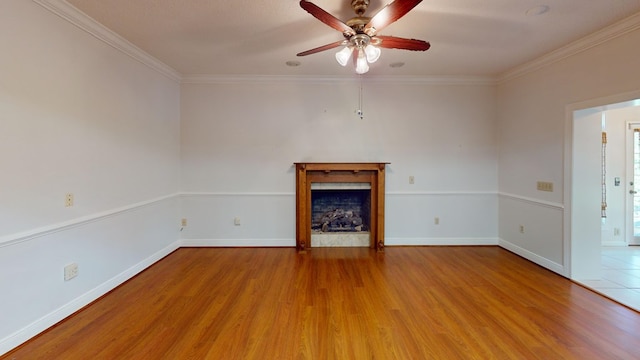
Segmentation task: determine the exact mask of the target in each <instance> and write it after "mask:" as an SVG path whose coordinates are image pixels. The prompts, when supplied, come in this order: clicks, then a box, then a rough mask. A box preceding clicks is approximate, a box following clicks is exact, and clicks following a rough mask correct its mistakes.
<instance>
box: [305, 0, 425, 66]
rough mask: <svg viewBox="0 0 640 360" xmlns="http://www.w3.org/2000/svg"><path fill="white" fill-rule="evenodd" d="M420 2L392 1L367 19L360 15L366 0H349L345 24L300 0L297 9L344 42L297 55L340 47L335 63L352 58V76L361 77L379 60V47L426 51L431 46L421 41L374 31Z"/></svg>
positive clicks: (344, 64)
mask: <svg viewBox="0 0 640 360" xmlns="http://www.w3.org/2000/svg"><path fill="white" fill-rule="evenodd" d="M421 2H422V0H395V1H393V2H392V3H390V4H387V5H386V6H385V7H384V8H382V10H380V11H378V12H377V13H376V14H375V15H373V16H372V17H367V16H363V15H364V13H365V11H366V10H367V7H368V6H369V0H351V8H352V9H353V11H354V12H355V13H356V16H355V17H354V18H351V19H350V20H347V22H346V23H345V22H342V21H341V20H339V19H338V18H336V17H335V16H333V15H331V14H329V13H328V12H326V11H324V10H322V9H321V8H320V7H318V6H317V5H315V4H313V3H312V2H309V1H306V0H301V1H300V7H302V8H303V9H305V10H306V11H307V12H308V13H309V14H311V15H313V16H314V17H315V18H317V19H318V20H320V21H322V22H323V23H325V24H327V25H329V26H330V27H332V28H334V29H336V30H338V31H340V32H341V33H342V35H343V36H344V40H340V41H336V42H333V43H330V44H327V45H323V46H320V47H317V48H314V49H311V50H307V51H303V52H301V53H298V54H297V55H298V56H306V55H311V54H315V53H318V52H321V51H326V50H330V49H333V48H337V47H339V46H344V48H343V49H342V50H340V51H338V52H337V53H336V60H337V61H338V63H339V64H340V65H342V66H346V65H347V63H348V62H349V58H353V64H354V65H355V67H356V73H358V74H364V73H366V72H367V71H369V64H370V63H374V62H375V61H376V60H378V58H379V57H380V48H386V49H402V50H412V51H425V50H428V49H429V47H431V45H430V44H429V43H428V42H426V41H423V40H416V39H405V38H399V37H395V36H385V35H378V31H380V30H382V29H384V28H385V27H387V26H388V25H390V24H391V23H393V22H395V21H396V20H398V19H400V18H401V17H403V16H404V15H406V14H407V13H408V12H409V11H411V9H413V8H414V7H416V5H418V4H419V3H421Z"/></svg>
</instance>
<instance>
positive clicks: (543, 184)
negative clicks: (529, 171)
mask: <svg viewBox="0 0 640 360" xmlns="http://www.w3.org/2000/svg"><path fill="white" fill-rule="evenodd" d="M536 186H537V189H538V190H539V191H549V192H553V183H552V182H547V181H538V182H537V184H536Z"/></svg>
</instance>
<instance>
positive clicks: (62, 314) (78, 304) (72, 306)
mask: <svg viewBox="0 0 640 360" xmlns="http://www.w3.org/2000/svg"><path fill="white" fill-rule="evenodd" d="M178 248H179V242H178V241H176V242H174V243H172V244H170V245H169V246H167V247H165V248H164V249H161V250H160V251H157V252H156V253H155V254H152V255H151V256H149V257H147V258H146V259H144V260H142V261H140V262H139V263H137V264H135V265H134V266H132V267H130V268H128V269H126V270H125V271H123V272H121V273H120V274H118V275H116V276H114V277H113V278H111V279H109V280H107V281H106V282H104V283H102V284H100V285H98V286H97V287H96V288H94V289H92V290H89V291H87V292H86V293H84V294H83V295H80V296H78V297H77V298H75V299H73V300H72V301H70V302H68V303H66V304H65V305H63V306H61V307H59V308H58V309H56V310H54V311H52V312H50V313H49V314H47V315H45V316H43V317H41V318H40V319H38V320H36V321H34V322H33V323H31V324H29V325H27V326H25V327H23V328H22V329H20V330H18V331H16V332H14V333H13V334H11V335H9V336H7V337H5V338H4V339H0V355H2V354H4V353H7V352H9V351H11V350H12V349H14V348H15V347H17V346H19V345H21V344H22V343H24V342H26V341H27V340H29V339H31V338H33V337H34V336H36V335H38V334H40V333H41V332H43V331H45V330H46V329H48V328H50V327H51V326H53V325H55V324H56V323H58V322H60V321H61V320H63V319H65V318H66V317H68V316H70V315H72V314H73V313H75V312H76V311H78V310H80V309H82V308H83V307H84V306H86V305H88V304H90V303H91V302H93V301H95V300H96V299H98V298H99V297H101V296H103V295H104V294H106V293H108V292H109V291H111V290H113V289H115V288H116V287H118V286H119V285H121V284H122V283H124V282H125V281H127V280H129V279H131V278H132V277H134V276H135V275H136V274H138V273H140V272H141V271H143V270H145V269H146V268H148V267H149V266H151V265H153V264H154V263H156V262H157V261H159V260H161V259H162V258H164V257H165V256H167V255H169V254H171V253H172V252H173V251H175V250H177V249H178Z"/></svg>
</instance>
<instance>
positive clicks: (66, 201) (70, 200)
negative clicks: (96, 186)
mask: <svg viewBox="0 0 640 360" xmlns="http://www.w3.org/2000/svg"><path fill="white" fill-rule="evenodd" d="M64 206H66V207H71V206H73V194H72V193H68V194H66V195H65V196H64Z"/></svg>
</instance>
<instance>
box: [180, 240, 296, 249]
mask: <svg viewBox="0 0 640 360" xmlns="http://www.w3.org/2000/svg"><path fill="white" fill-rule="evenodd" d="M180 247H291V248H295V247H296V240H295V239H182V240H180Z"/></svg>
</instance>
